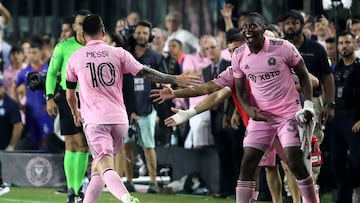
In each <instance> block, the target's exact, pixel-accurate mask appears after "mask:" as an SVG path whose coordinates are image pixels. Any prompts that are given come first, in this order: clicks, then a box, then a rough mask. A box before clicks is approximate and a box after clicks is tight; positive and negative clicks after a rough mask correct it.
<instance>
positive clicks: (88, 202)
mask: <svg viewBox="0 0 360 203" xmlns="http://www.w3.org/2000/svg"><path fill="white" fill-rule="evenodd" d="M104 186H105V183H104V181H103V180H102V178H101V176H100V174H99V173H94V174H92V175H91V179H90V183H89V185H88V187H87V189H86V193H85V197H84V201H83V203H96V200H97V199H98V198H99V196H100V194H101V192H102V189H103V188H104Z"/></svg>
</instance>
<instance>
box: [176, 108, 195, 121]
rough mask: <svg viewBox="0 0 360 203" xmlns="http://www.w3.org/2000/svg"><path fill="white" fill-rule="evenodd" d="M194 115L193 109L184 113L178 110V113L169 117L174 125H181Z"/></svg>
mask: <svg viewBox="0 0 360 203" xmlns="http://www.w3.org/2000/svg"><path fill="white" fill-rule="evenodd" d="M196 114H197V112H196V110H195V109H194V108H190V109H188V110H185V111H184V110H179V112H177V113H176V114H174V115H173V116H171V118H172V119H174V121H175V123H176V124H181V123H183V122H185V121H187V120H189V119H190V118H191V117H193V116H195V115H196Z"/></svg>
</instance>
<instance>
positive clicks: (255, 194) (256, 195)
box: [252, 191, 259, 200]
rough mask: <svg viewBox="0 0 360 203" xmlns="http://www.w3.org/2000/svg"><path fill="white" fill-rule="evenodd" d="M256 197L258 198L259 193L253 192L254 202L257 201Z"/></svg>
mask: <svg viewBox="0 0 360 203" xmlns="http://www.w3.org/2000/svg"><path fill="white" fill-rule="evenodd" d="M258 196H259V191H254V192H253V195H252V198H253V199H254V200H257V198H258Z"/></svg>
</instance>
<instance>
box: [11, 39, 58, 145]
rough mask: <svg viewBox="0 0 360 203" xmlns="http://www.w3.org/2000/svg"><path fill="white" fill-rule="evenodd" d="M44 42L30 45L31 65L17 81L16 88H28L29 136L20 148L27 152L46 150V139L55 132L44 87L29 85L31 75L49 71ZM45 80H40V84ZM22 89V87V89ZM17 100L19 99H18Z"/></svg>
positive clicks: (26, 120)
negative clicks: (43, 51)
mask: <svg viewBox="0 0 360 203" xmlns="http://www.w3.org/2000/svg"><path fill="white" fill-rule="evenodd" d="M42 47H43V41H42V39H41V38H37V37H35V38H34V39H33V40H32V42H31V44H30V59H29V61H30V64H29V65H28V66H27V67H26V68H24V69H22V70H21V71H20V72H19V74H18V77H17V79H16V82H15V83H16V88H18V87H19V86H23V87H26V88H25V89H26V103H25V110H24V111H25V123H26V130H27V131H28V135H27V136H26V137H25V138H23V139H22V140H21V144H20V143H19V145H21V146H19V148H21V149H26V150H46V146H45V137H46V136H47V135H48V134H49V133H53V132H54V124H53V119H52V118H51V117H50V116H49V115H48V114H47V113H46V111H45V110H44V109H45V104H46V100H45V96H44V95H45V91H44V89H43V87H37V88H33V87H32V86H31V85H29V83H30V81H32V80H31V79H29V75H30V74H31V73H37V74H39V75H40V74H41V73H42V74H44V73H46V71H47V69H48V65H47V63H44V61H43V54H42V51H41V49H42ZM44 79H45V78H44V77H43V76H41V77H40V78H39V84H41V81H42V82H43V80H44ZM20 88H21V87H20ZM16 98H17V97H16Z"/></svg>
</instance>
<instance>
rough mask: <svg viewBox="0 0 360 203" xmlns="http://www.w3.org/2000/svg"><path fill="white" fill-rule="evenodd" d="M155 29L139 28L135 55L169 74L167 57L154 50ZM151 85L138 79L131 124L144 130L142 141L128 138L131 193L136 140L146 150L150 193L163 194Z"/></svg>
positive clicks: (143, 25) (144, 25) (135, 35)
mask: <svg viewBox="0 0 360 203" xmlns="http://www.w3.org/2000/svg"><path fill="white" fill-rule="evenodd" d="M151 29H152V25H151V24H150V23H149V22H147V21H140V22H139V23H138V24H137V25H136V26H135V31H134V33H133V35H132V40H134V42H135V45H134V47H131V50H132V54H133V56H134V57H135V59H137V60H138V61H139V62H140V63H142V64H145V65H148V66H150V67H151V68H154V69H156V70H161V72H166V71H165V70H166V69H167V68H166V67H164V65H165V62H164V57H163V56H162V55H161V54H160V53H158V52H156V51H154V50H153V49H151V48H150V46H149V45H150V42H151V40H152V39H153V35H152V31H151ZM154 85H155V84H154V83H151V81H147V80H144V78H142V77H141V76H139V75H136V76H135V77H134V92H135V103H134V104H130V105H134V106H135V108H133V110H134V112H131V116H130V120H131V121H133V122H136V123H138V125H139V127H140V132H141V133H140V134H141V136H140V138H137V137H136V136H132V137H130V136H126V137H125V146H124V147H125V151H126V157H127V159H128V161H127V162H126V178H127V181H126V183H125V185H126V187H127V188H128V190H129V191H130V192H133V191H135V188H134V184H133V182H132V179H133V170H134V169H133V168H134V167H133V165H134V147H135V139H136V138H137V139H139V140H137V141H139V142H138V144H140V146H141V147H142V149H143V151H144V154H145V159H146V166H147V169H148V173H149V176H150V185H149V189H148V192H149V193H157V192H158V191H159V189H158V184H157V181H156V176H157V159H156V153H155V122H156V117H157V111H156V110H155V108H154V105H153V103H152V101H151V99H150V97H149V96H150V90H151V88H152V87H153V86H154Z"/></svg>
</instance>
